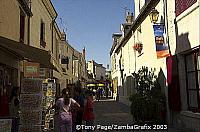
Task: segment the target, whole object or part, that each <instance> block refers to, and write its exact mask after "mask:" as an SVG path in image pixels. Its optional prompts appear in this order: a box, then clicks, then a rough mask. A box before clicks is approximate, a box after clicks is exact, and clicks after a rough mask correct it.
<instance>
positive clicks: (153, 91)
mask: <svg viewBox="0 0 200 132" xmlns="http://www.w3.org/2000/svg"><path fill="white" fill-rule="evenodd" d="M133 76H134V78H135V83H136V85H135V86H136V87H135V89H136V93H135V94H133V95H131V96H130V97H129V100H130V101H131V114H132V115H133V118H134V120H135V121H136V122H137V123H139V122H141V123H151V122H153V123H161V122H162V120H163V119H162V117H161V113H162V112H163V110H165V96H164V94H163V93H162V92H161V87H160V85H159V83H158V78H157V76H156V75H155V69H150V70H149V69H148V67H142V68H141V69H139V70H138V72H137V73H133Z"/></svg>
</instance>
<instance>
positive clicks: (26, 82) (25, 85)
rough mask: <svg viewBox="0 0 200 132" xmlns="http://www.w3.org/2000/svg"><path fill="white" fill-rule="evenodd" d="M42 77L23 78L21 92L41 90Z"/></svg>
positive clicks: (38, 91) (37, 91)
mask: <svg viewBox="0 0 200 132" xmlns="http://www.w3.org/2000/svg"><path fill="white" fill-rule="evenodd" d="M42 81H43V80H42V79H28V78H27V79H23V80H22V86H21V93H40V92H41V91H42Z"/></svg>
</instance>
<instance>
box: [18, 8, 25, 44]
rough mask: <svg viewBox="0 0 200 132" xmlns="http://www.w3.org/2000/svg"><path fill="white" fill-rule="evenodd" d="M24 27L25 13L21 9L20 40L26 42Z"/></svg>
mask: <svg viewBox="0 0 200 132" xmlns="http://www.w3.org/2000/svg"><path fill="white" fill-rule="evenodd" d="M24 29H25V15H24V14H23V12H22V11H21V13H20V38H19V41H20V42H22V43H24Z"/></svg>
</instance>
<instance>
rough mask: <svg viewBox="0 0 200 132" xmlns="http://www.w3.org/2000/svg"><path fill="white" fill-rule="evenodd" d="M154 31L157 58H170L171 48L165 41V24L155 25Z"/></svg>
mask: <svg viewBox="0 0 200 132" xmlns="http://www.w3.org/2000/svg"><path fill="white" fill-rule="evenodd" d="M153 29H154V35H155V44H156V54H157V58H158V59H160V58H163V57H167V56H169V47H168V45H167V44H166V43H165V39H164V25H163V24H156V25H153Z"/></svg>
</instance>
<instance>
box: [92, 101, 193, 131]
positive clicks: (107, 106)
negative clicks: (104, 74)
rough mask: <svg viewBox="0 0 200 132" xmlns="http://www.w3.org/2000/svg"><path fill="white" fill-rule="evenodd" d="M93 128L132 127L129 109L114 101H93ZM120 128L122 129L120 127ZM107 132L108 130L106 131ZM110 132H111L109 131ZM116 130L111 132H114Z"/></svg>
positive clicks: (171, 129) (173, 129)
mask: <svg viewBox="0 0 200 132" xmlns="http://www.w3.org/2000/svg"><path fill="white" fill-rule="evenodd" d="M94 112H95V117H96V118H95V126H96V127H100V126H102V129H106V128H105V127H106V126H109V125H110V126H112V125H118V126H127V124H128V125H129V126H131V125H133V121H132V116H131V114H130V110H129V107H128V106H127V105H124V104H122V103H118V102H116V101H114V100H111V99H110V100H101V101H99V102H97V101H95V108H94ZM121 128H122V127H121ZM105 131H106V130H100V129H98V130H96V132H105ZM107 131H108V130H107ZM109 131H111V130H109ZM115 131H117V130H112V132H115ZM121 131H122V132H130V131H135V132H143V131H144V130H143V131H142V130H118V131H117V132H121ZM154 131H156V132H190V131H188V130H183V129H175V128H171V127H170V128H168V130H154ZM154 131H153V130H151V131H149V130H145V131H144V132H154Z"/></svg>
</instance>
